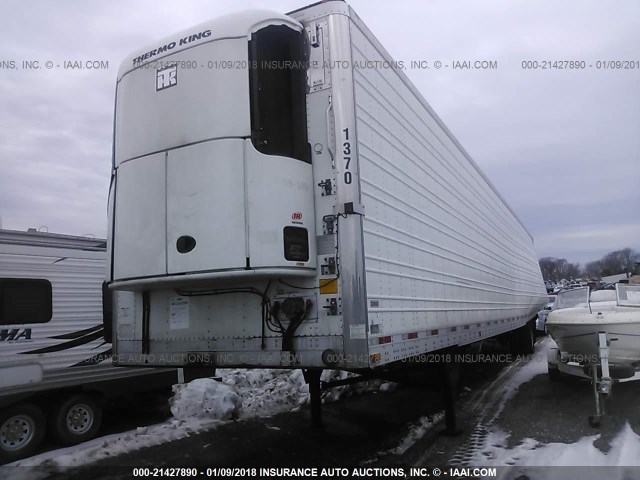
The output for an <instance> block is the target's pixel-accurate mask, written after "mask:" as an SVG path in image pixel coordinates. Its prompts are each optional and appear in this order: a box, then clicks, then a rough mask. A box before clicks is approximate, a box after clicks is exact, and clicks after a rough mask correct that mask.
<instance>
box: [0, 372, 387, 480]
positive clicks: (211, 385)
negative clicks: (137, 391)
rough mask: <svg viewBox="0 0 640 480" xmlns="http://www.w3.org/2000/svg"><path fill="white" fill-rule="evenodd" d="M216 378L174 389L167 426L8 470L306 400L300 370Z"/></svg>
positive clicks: (87, 456)
mask: <svg viewBox="0 0 640 480" xmlns="http://www.w3.org/2000/svg"><path fill="white" fill-rule="evenodd" d="M218 374H219V376H220V379H218V380H221V381H218V380H214V379H212V378H202V379H197V380H194V381H192V382H190V383H188V384H182V385H174V386H173V390H174V396H173V397H172V398H171V400H170V407H171V413H172V414H173V415H174V418H172V419H171V420H168V421H167V422H164V423H160V424H156V425H151V426H149V427H139V428H138V429H136V430H130V431H128V432H123V433H117V434H113V435H108V436H105V437H101V438H97V439H94V440H90V441H88V442H85V443H82V444H80V445H76V446H73V447H68V448H63V449H59V450H53V451H50V452H46V453H42V454H40V455H36V456H33V457H30V458H27V459H24V460H19V461H17V462H13V463H11V464H9V465H11V466H37V465H41V466H50V467H56V466H78V465H84V464H87V463H90V462H95V461H97V460H100V459H102V458H107V457H114V456H117V455H120V454H122V453H126V452H130V451H133V450H138V449H140V448H144V447H150V446H154V445H159V444H161V443H166V442H171V441H174V440H178V439H180V438H184V437H187V436H189V435H190V434H192V433H197V432H200V431H203V430H207V429H211V428H215V427H216V426H218V425H220V424H221V423H222V422H226V421H231V419H239V420H246V419H251V418H256V417H269V416H272V415H275V414H277V413H281V412H286V411H292V410H296V409H298V408H299V407H300V406H302V405H304V404H306V403H308V401H309V387H308V385H307V384H306V383H305V381H304V377H303V374H302V371H301V370H269V369H251V370H246V369H245V370H240V369H237V370H232V369H223V370H218ZM350 376H352V374H348V373H347V372H338V371H333V370H326V371H324V372H323V374H322V380H323V381H325V382H327V381H332V380H338V379H345V378H347V377H350ZM380 383H381V382H380V381H368V382H364V383H358V384H354V385H345V386H340V387H336V388H333V389H331V390H329V391H327V392H325V395H324V398H323V400H324V401H325V402H331V401H336V400H338V399H339V398H342V397H344V396H346V395H350V394H354V393H362V392H365V391H375V390H378V389H379V388H380ZM381 390H383V391H388V390H392V387H390V384H386V387H384V388H383V389H381ZM3 473H4V472H3ZM16 473H17V472H16ZM32 473H33V472H32ZM16 478H25V477H16ZM29 478H38V477H36V476H33V477H29Z"/></svg>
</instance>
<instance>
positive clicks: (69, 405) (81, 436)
mask: <svg viewBox="0 0 640 480" xmlns="http://www.w3.org/2000/svg"><path fill="white" fill-rule="evenodd" d="M101 423H102V407H101V406H100V405H99V404H98V402H96V401H95V400H94V399H93V398H92V397H91V396H89V395H86V394H77V395H72V396H71V397H67V398H65V399H62V401H60V402H59V403H58V404H57V405H56V406H55V407H54V410H53V415H52V416H51V436H52V437H53V438H54V439H55V440H56V441H57V442H59V443H61V444H63V445H76V444H78V443H82V442H86V441H87V440H91V439H92V438H94V437H95V436H96V434H97V433H98V430H100V425H101Z"/></svg>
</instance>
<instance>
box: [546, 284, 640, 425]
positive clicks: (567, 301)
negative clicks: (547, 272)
mask: <svg viewBox="0 0 640 480" xmlns="http://www.w3.org/2000/svg"><path fill="white" fill-rule="evenodd" d="M546 327H547V331H548V332H549V334H550V335H551V337H552V338H553V339H554V340H555V342H556V344H557V345H558V348H557V349H552V350H551V351H550V354H549V376H550V377H551V378H552V379H554V378H557V377H558V376H559V375H560V372H564V373H570V374H576V375H579V376H588V377H591V378H592V379H593V383H594V393H595V394H596V416H595V417H592V418H591V421H592V423H596V424H597V423H598V422H599V419H600V416H601V412H600V402H601V401H602V400H603V398H602V396H603V395H604V396H605V397H606V396H607V395H608V394H609V393H610V390H611V387H612V385H613V384H614V383H615V382H616V381H619V380H621V379H631V378H633V377H637V376H638V375H636V374H640V285H632V284H617V285H616V290H615V291H613V290H600V291H594V292H592V293H591V295H589V289H588V288H584V289H576V290H571V291H568V292H563V293H561V294H559V295H558V307H557V309H556V310H554V311H552V312H551V313H549V316H548V318H547V322H546Z"/></svg>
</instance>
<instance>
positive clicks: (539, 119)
mask: <svg viewBox="0 0 640 480" xmlns="http://www.w3.org/2000/svg"><path fill="white" fill-rule="evenodd" d="M350 3H351V5H352V6H353V7H354V9H355V10H356V12H357V13H358V14H359V15H360V17H361V18H362V19H363V20H364V22H365V23H366V24H367V25H368V26H369V28H370V29H371V30H372V31H373V33H374V34H375V35H376V36H377V37H378V39H379V40H380V41H381V43H382V44H383V45H384V46H385V47H386V48H387V50H388V51H389V52H390V54H391V55H392V57H394V58H395V59H396V60H403V61H404V62H405V66H406V67H407V69H406V70H405V71H406V73H407V75H408V76H409V78H410V79H411V80H412V81H413V82H414V83H415V85H416V86H417V88H418V90H419V91H420V92H422V94H423V95H424V97H425V98H426V99H427V101H428V102H429V103H430V104H431V106H432V107H433V108H434V110H435V111H436V112H437V113H438V114H439V116H440V117H441V118H442V119H443V120H444V122H445V123H446V124H447V126H448V127H449V128H450V129H451V130H452V131H453V133H454V134H455V135H456V137H457V138H458V140H459V141H460V142H461V143H462V145H463V146H464V147H465V148H466V150H467V151H468V152H469V153H470V154H471V156H472V157H473V158H474V159H475V161H476V162H477V163H478V164H479V165H480V168H482V170H483V171H484V172H485V173H486V174H487V176H488V177H489V178H490V179H491V180H492V182H493V183H494V185H495V186H496V187H497V189H498V190H499V191H500V192H501V193H502V195H503V196H504V197H505V198H506V200H507V202H508V203H509V204H510V205H511V206H512V208H513V209H514V210H515V211H516V213H517V214H518V215H519V217H520V218H521V219H522V221H523V222H524V224H525V225H526V226H527V227H528V229H529V231H530V232H531V233H532V235H533V236H534V239H535V244H536V250H537V253H538V255H539V256H540V257H542V256H556V257H564V258H567V259H569V260H571V261H579V262H586V261H589V260H595V259H598V258H599V257H601V256H602V255H603V254H605V253H607V252H609V251H611V250H615V249H620V248H624V247H627V246H629V247H632V248H634V249H636V250H640V154H639V152H640V68H638V64H637V62H638V61H640V50H639V49H638V46H639V45H640V2H637V1H635V0H628V1H624V0H618V1H616V2H611V1H604V0H603V1H585V0H576V1H557V0H540V1H536V2H531V1H513V0H504V1H482V2H479V1H476V0H473V1H471V0H470V1H451V0H446V1H445V0H438V1H393V2H390V1H371V0H366V1H365V0H353V1H352V2H350ZM265 4H267V2H258V1H250V0H233V1H217V2H214V1H211V0H203V1H196V0H192V1H181V2H176V1H174V0H171V1H158V0H154V1H141V0H132V1H129V2H115V1H101V2H95V1H94V2H89V1H68V0H67V1H58V2H50V1H34V0H20V1H11V0H9V1H7V0H5V1H4V2H3V8H2V10H3V20H2V29H1V30H0V40H1V42H0V66H1V67H2V68H0V167H1V169H0V218H1V224H2V227H3V228H8V229H16V230H26V229H27V228H29V227H36V228H38V227H41V226H47V227H48V229H49V231H51V232H57V233H67V234H77V235H85V234H93V235H96V236H98V237H104V236H105V235H106V199H107V190H108V184H109V169H110V161H111V143H112V122H113V119H112V116H113V97H114V89H115V79H116V72H117V69H118V66H119V64H120V62H121V61H122V60H123V59H124V58H125V57H126V56H127V55H128V54H129V53H130V52H131V51H133V50H136V49H138V48H141V47H144V46H145V45H147V44H149V43H151V42H153V41H155V40H157V39H160V38H162V37H165V36H167V35H170V34H172V33H174V32H177V31H180V30H182V29H185V28H188V27H190V26H192V25H195V24H197V23H200V22H202V21H204V20H207V19H209V18H213V17H216V16H219V15H222V14H226V13H230V12H233V11H239V10H244V9H247V8H263V7H264V6H265ZM306 4H307V3H306V2H305V1H303V0H281V1H277V0H276V1H272V2H268V6H269V8H271V9H273V10H276V11H279V12H287V11H290V10H293V9H296V8H299V7H302V6H305V5H306ZM32 60H38V61H39V63H40V66H41V67H42V65H43V64H44V63H45V62H46V61H48V60H51V61H53V62H54V64H60V65H61V68H56V67H54V68H52V69H50V70H48V69H46V68H40V69H38V70H25V69H23V68H22V62H23V61H32ZM65 60H82V61H85V60H102V61H108V62H109V67H108V68H107V69H102V70H91V71H90V70H70V69H64V68H62V65H63V63H62V62H63V61H65ZM411 60H426V61H428V62H430V63H432V62H434V61H441V62H442V63H443V64H448V65H449V68H441V69H440V70H435V69H430V70H418V69H411V68H410V66H409V62H410V61H411ZM455 60H461V61H462V60H471V61H475V60H492V61H493V60H495V61H497V64H498V67H497V69H495V70H486V71H478V70H464V71H463V70H452V69H451V68H450V66H451V62H452V61H455ZM524 60H539V61H541V60H551V61H554V60H584V61H585V62H586V67H587V68H586V69H584V70H544V71H543V70H535V71H534V70H523V68H522V61H524ZM607 60H630V61H635V62H636V64H635V66H636V68H635V69H634V70H629V69H625V70H611V69H607V70H604V69H600V70H599V69H597V68H596V62H597V61H607ZM12 61H13V62H15V66H16V68H15V69H11V68H8V66H9V62H12ZM589 65H593V67H589Z"/></svg>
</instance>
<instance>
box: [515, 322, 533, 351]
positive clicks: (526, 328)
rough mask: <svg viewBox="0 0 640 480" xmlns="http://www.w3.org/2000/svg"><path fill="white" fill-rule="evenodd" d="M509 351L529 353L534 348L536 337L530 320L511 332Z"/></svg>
mask: <svg viewBox="0 0 640 480" xmlns="http://www.w3.org/2000/svg"><path fill="white" fill-rule="evenodd" d="M510 342H511V353H512V354H514V355H531V354H532V353H533V352H534V350H535V343H536V337H535V334H534V332H533V327H532V325H531V322H527V323H525V324H524V325H523V326H521V327H520V328H518V329H516V330H514V331H513V332H511V338H510Z"/></svg>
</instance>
